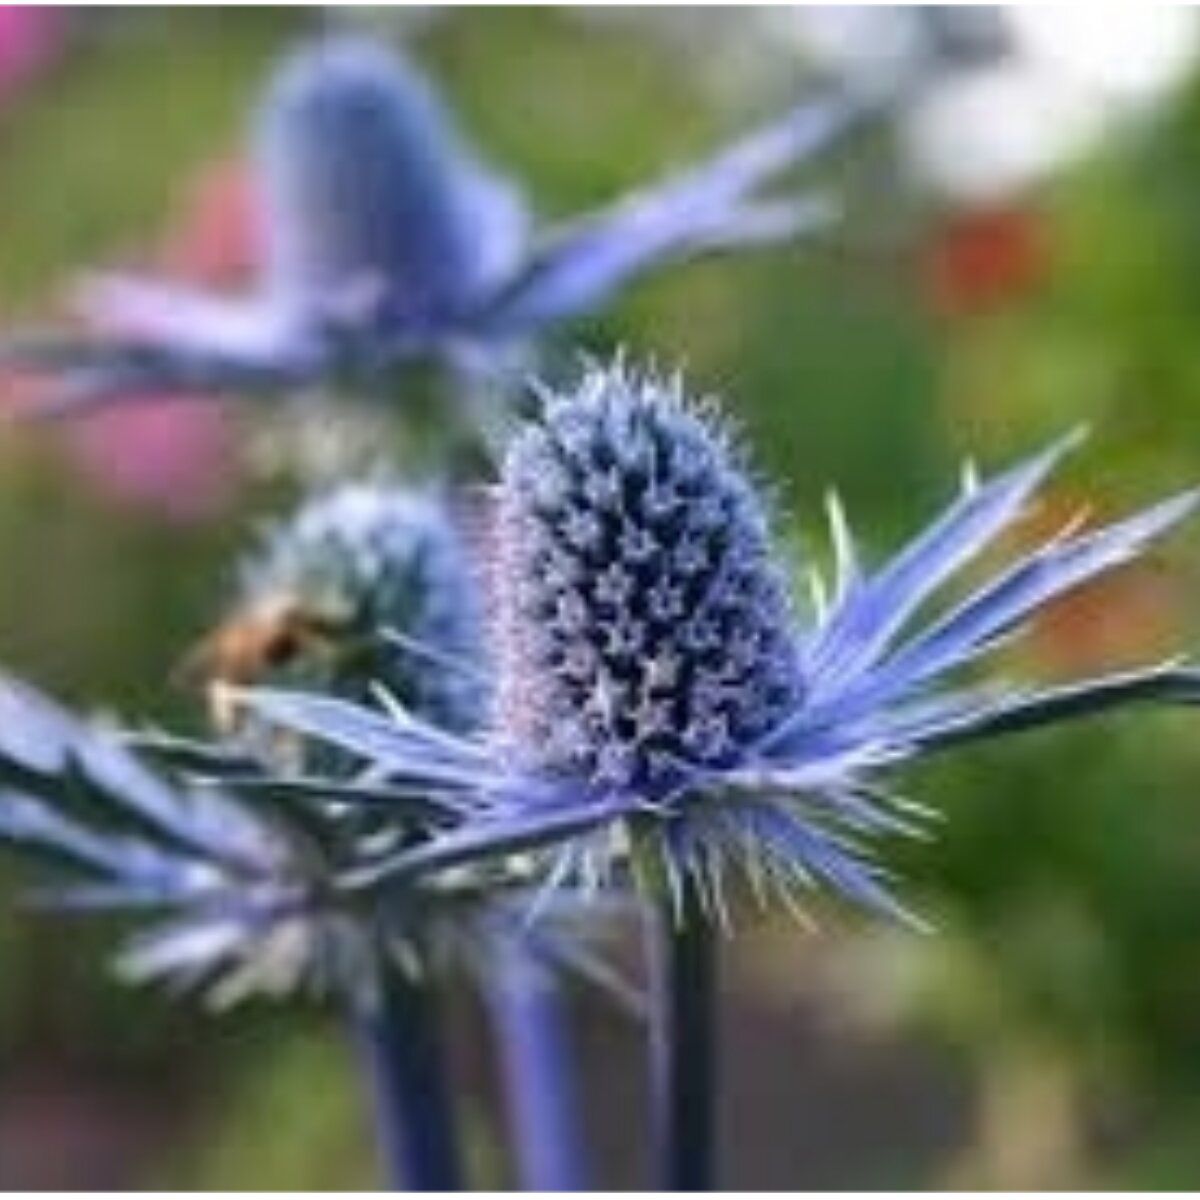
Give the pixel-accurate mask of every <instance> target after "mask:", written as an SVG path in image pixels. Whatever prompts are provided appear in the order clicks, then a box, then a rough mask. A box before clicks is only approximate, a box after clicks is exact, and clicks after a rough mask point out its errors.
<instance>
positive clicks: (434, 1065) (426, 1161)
mask: <svg viewBox="0 0 1200 1200" xmlns="http://www.w3.org/2000/svg"><path fill="white" fill-rule="evenodd" d="M381 991H382V993H383V994H382V997H381V1000H380V1002H379V1003H377V1004H375V1005H373V1006H371V1007H370V1008H366V1007H362V1008H360V1009H359V1010H358V1011H357V1012H356V1013H355V1017H354V1025H355V1032H356V1034H357V1041H358V1043H359V1046H360V1047H361V1050H362V1057H363V1062H364V1065H365V1068H366V1070H367V1073H368V1075H369V1078H370V1083H371V1093H372V1098H373V1100H374V1107H375V1120H376V1129H377V1133H378V1138H379V1146H380V1151H381V1154H382V1157H383V1160H384V1166H385V1168H386V1170H387V1174H388V1177H389V1179H390V1182H391V1184H392V1185H393V1187H394V1188H396V1189H402V1188H408V1189H409V1190H411V1191H422V1192H425V1191H441V1192H448V1191H458V1190H460V1189H461V1187H462V1178H461V1172H460V1168H459V1152H458V1136H457V1133H456V1130H455V1125H454V1116H453V1105H452V1103H451V1100H450V1094H449V1091H448V1087H447V1081H446V1074H445V1069H444V1065H443V1060H442V1044H441V1036H440V1031H439V1028H438V1022H437V1011H436V1003H437V998H436V995H435V992H434V989H433V987H432V985H431V984H430V981H429V980H428V979H427V978H424V979H418V978H414V977H413V976H411V975H409V974H408V973H407V972H405V971H402V970H390V971H387V972H386V974H385V978H384V981H383V984H382V988H381Z"/></svg>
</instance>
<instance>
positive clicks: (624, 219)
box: [479, 99, 863, 336]
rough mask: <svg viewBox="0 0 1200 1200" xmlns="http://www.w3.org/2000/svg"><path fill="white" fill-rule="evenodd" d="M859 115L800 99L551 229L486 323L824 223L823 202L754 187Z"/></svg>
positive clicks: (574, 310)
mask: <svg viewBox="0 0 1200 1200" xmlns="http://www.w3.org/2000/svg"><path fill="white" fill-rule="evenodd" d="M862 115H863V114H862V112H861V110H860V109H859V108H858V107H857V106H856V105H855V104H853V103H852V102H850V101H848V100H845V99H834V100H826V101H821V102H817V103H806V104H803V105H801V106H799V107H797V108H796V109H794V110H793V111H792V112H790V113H788V114H787V116H785V117H783V118H782V119H780V120H777V121H775V122H772V123H771V124H769V125H767V126H765V127H764V128H762V129H760V130H758V131H756V132H755V133H752V134H749V135H748V136H746V137H745V138H743V139H742V140H741V141H738V142H735V143H734V144H733V145H732V146H730V147H727V148H726V149H724V150H722V151H720V152H718V153H717V154H716V155H714V156H713V157H712V158H711V159H709V160H708V161H707V162H705V163H702V164H701V165H700V166H698V167H693V168H691V169H689V170H686V171H684V172H682V173H681V174H679V175H677V176H675V177H674V178H671V179H668V180H667V181H666V182H664V183H662V184H659V185H658V186H657V187H649V188H646V189H645V190H643V191H641V192H636V193H634V194H633V195H631V196H628V197H626V198H624V199H622V200H620V201H618V202H617V203H616V204H615V205H613V206H612V207H611V208H609V209H605V210H602V211H601V212H599V213H597V214H595V215H594V216H590V217H584V218H582V219H579V220H578V221H576V222H574V223H572V224H570V225H568V226H566V227H565V228H563V229H562V230H561V231H557V232H556V231H553V230H552V231H550V232H549V233H548V234H547V235H545V240H544V244H543V245H542V247H541V248H540V249H537V250H535V252H534V254H533V256H532V257H531V259H530V261H529V262H528V264H527V265H526V266H525V267H524V268H523V269H522V271H521V272H520V274H519V275H518V276H517V278H516V279H514V280H513V281H512V282H511V283H510V284H509V285H508V286H507V287H506V288H505V289H504V290H503V291H502V292H501V293H500V294H499V295H498V296H496V297H495V298H494V299H493V300H491V301H490V302H489V304H488V306H487V308H486V309H485V310H484V311H483V312H482V314H481V315H480V318H479V323H480V326H481V328H482V329H483V330H485V331H487V332H490V333H494V334H500V335H509V336H511V335H514V334H521V333H525V332H528V331H531V330H534V329H536V328H538V327H540V326H542V325H546V324H548V323H550V322H553V321H560V320H563V319H565V318H568V317H574V316H578V315H579V314H581V313H585V312H587V311H590V310H591V309H594V308H596V307H598V306H599V305H600V304H602V303H604V302H605V301H606V300H608V299H609V298H610V297H611V295H612V294H613V293H614V292H615V291H617V290H618V289H619V288H621V287H623V286H624V285H625V284H627V283H628V282H629V281H630V280H631V279H633V278H634V277H636V276H637V275H640V274H642V273H643V272H645V271H647V270H650V269H653V268H654V267H657V266H659V265H660V264H661V263H663V262H666V261H673V260H677V259H680V258H686V257H689V256H691V255H693V254H696V253H699V252H702V251H704V250H706V249H712V248H714V247H719V246H728V245H737V244H739V243H743V242H747V241H763V240H767V241H769V240H774V239H775V238H776V237H781V238H782V237H789V236H792V234H794V233H795V232H797V231H807V230H808V229H809V228H813V227H819V226H820V225H821V224H822V223H823V220H822V218H824V217H827V216H828V214H829V209H828V207H827V206H825V205H824V204H823V203H822V202H820V201H816V200H807V199H801V200H799V201H797V202H794V203H792V204H789V205H787V206H786V207H784V208H780V207H778V206H777V204H776V205H774V206H772V207H769V208H763V207H762V204H763V201H762V200H761V199H760V198H759V197H756V196H755V194H754V193H755V192H756V190H757V189H759V188H761V187H763V186H765V185H766V184H768V183H771V182H773V181H774V180H775V179H776V178H777V177H778V176H780V175H781V174H783V173H784V172H786V171H788V170H790V169H791V168H793V167H795V166H797V165H799V164H801V163H803V162H804V161H805V160H807V159H809V158H811V157H812V156H814V155H816V154H817V153H819V152H820V151H822V150H825V149H827V148H828V147H829V146H831V145H832V144H834V143H836V142H837V141H838V140H839V139H840V138H841V137H842V136H843V135H844V134H845V132H846V130H847V129H848V128H849V127H851V126H852V125H854V124H855V123H856V122H857V121H858V120H859V119H860V118H861V116H862Z"/></svg>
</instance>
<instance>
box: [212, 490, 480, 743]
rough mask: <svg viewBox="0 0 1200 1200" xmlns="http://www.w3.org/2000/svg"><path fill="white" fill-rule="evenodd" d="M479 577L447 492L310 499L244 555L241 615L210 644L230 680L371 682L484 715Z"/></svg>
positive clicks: (440, 712) (464, 719)
mask: <svg viewBox="0 0 1200 1200" xmlns="http://www.w3.org/2000/svg"><path fill="white" fill-rule="evenodd" d="M475 592H476V584H475V579H474V577H473V571H472V568H471V566H470V563H469V560H468V555H467V552H466V548H465V546H464V543H463V540H462V538H461V537H460V535H459V533H458V530H457V529H456V527H455V523H454V521H453V519H452V518H451V515H450V512H449V510H448V508H447V506H446V505H445V503H443V502H441V501H439V500H438V499H436V498H435V497H434V496H433V495H432V494H422V493H417V492H414V491H412V490H410V489H408V488H404V487H401V486H399V485H396V484H394V483H391V482H388V481H384V480H380V481H375V482H352V483H343V484H340V485H338V486H336V487H334V488H333V489H331V490H329V491H326V492H323V493H320V494H318V495H315V496H313V497H310V498H309V499H308V500H306V501H305V502H304V503H302V504H301V506H300V508H299V509H298V510H297V511H296V512H295V513H294V514H293V515H292V516H291V517H290V518H288V519H287V520H285V521H282V522H280V523H279V524H277V525H275V526H274V527H272V528H270V529H269V530H268V531H267V532H266V534H265V536H264V538H263V540H262V544H261V545H260V546H259V547H258V548H257V549H256V550H255V551H254V552H253V553H252V554H250V555H248V556H247V558H246V560H245V562H244V564H243V567H242V572H241V581H240V587H239V595H238V598H237V600H236V601H235V603H234V605H233V610H232V614H231V616H230V617H229V618H228V619H227V620H226V621H225V622H224V623H223V625H222V626H221V628H220V629H219V630H218V631H217V633H216V634H215V635H214V636H213V637H212V638H210V639H209V641H208V642H207V643H206V645H205V647H204V648H202V655H201V658H202V660H203V665H204V666H205V667H206V669H207V670H208V671H209V673H210V674H211V675H212V676H213V677H215V680H216V682H217V683H218V684H221V683H251V682H254V683H262V684H270V685H275V686H280V685H284V684H286V685H290V686H306V687H311V688H313V689H314V690H316V691H321V692H328V693H332V694H335V695H342V696H347V697H351V698H357V699H363V700H365V699H368V698H369V697H370V696H371V694H372V691H373V689H374V688H376V687H380V688H383V689H384V690H385V691H386V692H387V693H388V694H389V695H390V696H391V697H393V698H394V699H395V700H396V701H398V702H399V703H402V704H403V705H405V706H406V707H407V708H408V709H410V710H411V711H412V712H414V713H416V714H418V715H419V716H420V717H421V718H422V719H424V720H428V721H431V722H433V723H434V724H437V725H443V726H446V727H447V728H451V729H459V730H463V729H468V728H471V727H473V726H474V725H475V724H477V723H478V720H479V718H480V716H481V714H482V711H483V706H484V702H485V696H484V687H483V685H482V684H481V682H480V680H481V678H482V675H481V672H480V666H479V663H480V658H481V654H482V637H481V631H480V613H479V610H478V606H477V603H476V596H475Z"/></svg>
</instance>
